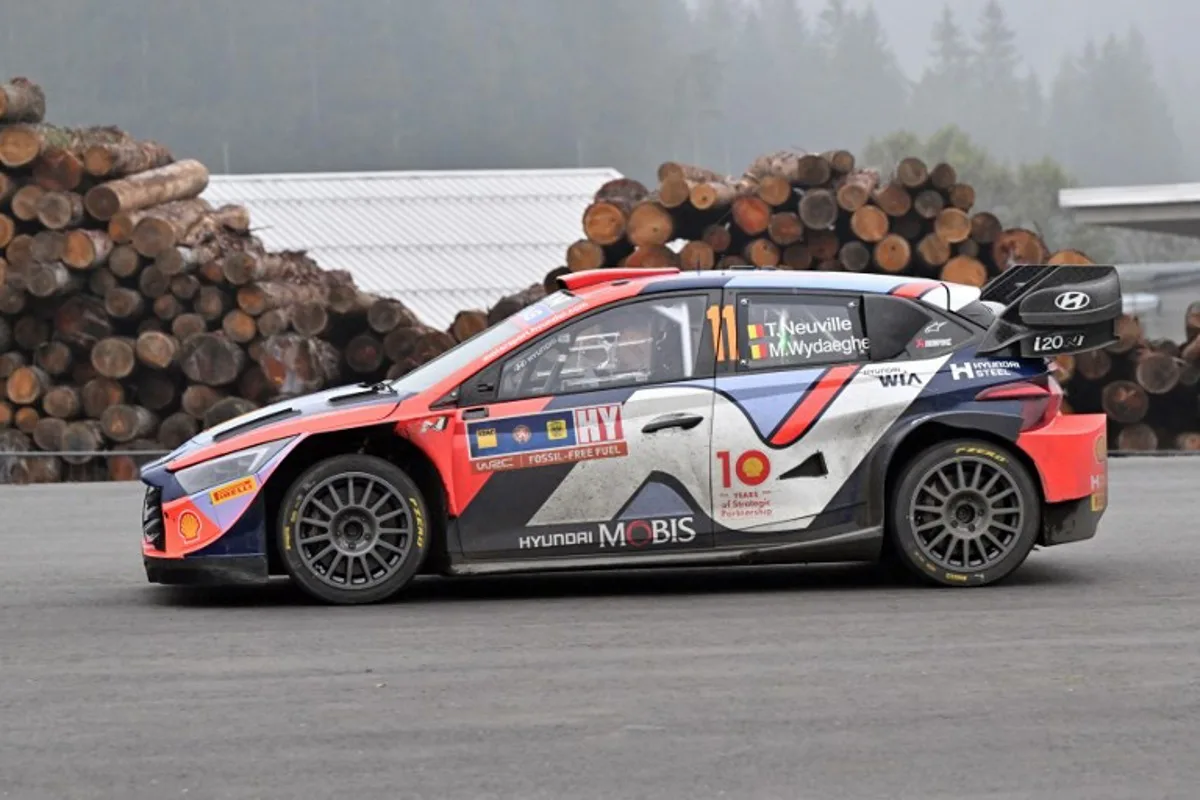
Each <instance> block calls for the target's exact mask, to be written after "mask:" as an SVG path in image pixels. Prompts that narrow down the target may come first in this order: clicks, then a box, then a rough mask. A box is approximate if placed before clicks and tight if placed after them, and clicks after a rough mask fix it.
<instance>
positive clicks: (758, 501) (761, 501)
mask: <svg viewBox="0 0 1200 800" xmlns="http://www.w3.org/2000/svg"><path fill="white" fill-rule="evenodd" d="M717 460H718V461H720V465H721V491H720V493H719V496H718V498H717V513H718V515H719V516H720V517H722V518H725V519H749V518H756V517H770V516H771V515H772V513H774V509H773V506H772V502H771V490H770V489H763V488H759V487H761V486H762V484H764V483H765V482H766V480H767V479H768V478H769V477H771V459H770V458H769V457H768V456H767V454H766V453H764V452H762V451H761V450H746V451H745V452H742V453H739V454H738V455H737V457H736V458H734V456H733V454H732V453H730V452H729V451H728V450H720V451H718V452H717Z"/></svg>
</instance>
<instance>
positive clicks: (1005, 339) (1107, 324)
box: [976, 264, 1122, 358]
mask: <svg viewBox="0 0 1200 800" xmlns="http://www.w3.org/2000/svg"><path fill="white" fill-rule="evenodd" d="M979 299H980V300H982V301H988V302H993V303H998V304H1000V305H1002V306H1004V310H1003V311H1002V312H1000V315H999V316H998V317H997V318H996V321H995V322H994V323H992V326H991V327H990V328H988V331H987V333H986V334H984V337H983V341H982V342H981V343H980V345H979V347H978V348H977V350H976V352H978V353H979V354H980V355H989V354H997V353H1001V352H1003V351H1010V352H1011V350H1012V349H1013V348H1018V349H1019V352H1020V356H1022V357H1026V358H1029V357H1038V356H1041V357H1046V358H1049V357H1052V356H1057V355H1068V354H1071V353H1082V352H1086V351H1088V350H1098V349H1100V348H1102V347H1106V346H1108V345H1110V344H1112V343H1113V342H1115V341H1117V338H1118V337H1117V333H1116V321H1117V319H1119V318H1120V316H1121V312H1122V300H1121V280H1120V277H1119V276H1118V275H1117V270H1116V267H1112V266H1102V265H1086V266H1077V265H1055V264H1022V265H1020V266H1015V267H1011V268H1009V269H1007V270H1005V271H1004V272H1003V273H1001V274H1000V276H999V277H997V278H995V279H994V280H992V281H991V282H989V283H988V284H986V285H985V286H984V287H983V289H982V291H981V292H980V295H979Z"/></svg>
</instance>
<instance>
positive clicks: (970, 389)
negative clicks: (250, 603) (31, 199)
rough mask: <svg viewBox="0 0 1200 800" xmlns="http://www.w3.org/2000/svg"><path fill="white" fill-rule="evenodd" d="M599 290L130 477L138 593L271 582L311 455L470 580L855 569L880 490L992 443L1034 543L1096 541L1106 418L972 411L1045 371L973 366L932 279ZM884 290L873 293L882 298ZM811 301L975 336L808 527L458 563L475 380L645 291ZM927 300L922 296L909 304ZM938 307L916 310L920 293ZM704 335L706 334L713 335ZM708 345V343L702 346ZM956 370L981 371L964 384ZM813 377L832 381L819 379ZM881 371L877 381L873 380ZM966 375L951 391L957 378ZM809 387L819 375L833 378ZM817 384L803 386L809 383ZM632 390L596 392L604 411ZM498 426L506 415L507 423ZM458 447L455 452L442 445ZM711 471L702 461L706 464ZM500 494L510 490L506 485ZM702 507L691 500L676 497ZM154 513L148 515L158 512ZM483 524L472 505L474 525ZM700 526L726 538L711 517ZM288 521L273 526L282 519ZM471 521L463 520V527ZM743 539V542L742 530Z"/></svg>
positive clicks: (211, 437) (538, 406)
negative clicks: (1031, 481) (790, 566)
mask: <svg viewBox="0 0 1200 800" xmlns="http://www.w3.org/2000/svg"><path fill="white" fill-rule="evenodd" d="M645 272H646V274H645V276H644V277H638V278H623V279H616V280H609V281H606V282H604V283H600V284H597V285H594V286H590V287H579V288H578V290H577V291H574V292H571V293H563V294H558V295H553V296H551V298H548V300H545V301H541V302H539V303H535V304H533V305H532V306H530V307H528V308H527V309H525V310H524V311H522V312H518V314H517V315H514V317H513V318H510V319H512V320H513V323H512V325H513V332H512V335H511V336H509V337H507V338H506V339H505V340H504V341H502V342H500V343H498V344H496V346H495V347H493V348H491V349H490V350H488V351H487V352H486V353H484V354H483V355H482V356H481V357H480V358H479V359H478V360H476V361H473V362H472V363H471V364H469V365H467V366H465V367H464V368H462V369H460V370H458V371H456V372H454V373H452V374H449V375H446V376H445V377H444V378H443V379H441V380H438V381H437V382H435V383H433V384H431V385H427V386H423V387H421V388H420V390H419V391H412V390H408V389H406V388H405V382H404V380H403V379H401V380H399V381H398V382H396V386H395V389H394V391H389V390H387V389H386V388H383V389H381V388H379V387H374V388H373V387H365V386H357V387H355V386H350V387H341V388H338V389H333V390H328V391H325V392H319V393H317V394H315V395H309V396H305V397H301V398H296V399H294V400H288V401H283V402H281V403H277V404H275V405H273V406H271V407H269V408H267V409H262V410H260V411H257V412H253V413H251V414H249V415H246V417H243V418H239V419H238V420H233V421H231V422H229V423H226V424H225V425H223V426H219V427H218V428H214V429H211V430H209V431H206V432H204V433H202V434H201V435H200V436H198V437H196V438H195V439H194V440H192V442H189V443H188V444H187V445H185V446H184V447H182V448H180V449H179V450H178V451H176V452H174V453H172V454H171V455H170V456H168V457H167V458H164V459H162V460H160V461H159V462H156V463H155V464H152V465H149V466H148V467H147V468H145V469H144V470H143V480H144V482H145V483H146V484H147V485H148V491H147V501H146V506H145V507H144V509H143V523H144V530H145V537H144V542H143V557H144V560H145V563H146V569H147V574H148V576H149V577H150V579H151V580H153V581H156V582H162V583H206V582H214V583H228V582H243V583H244V582H251V583H254V582H262V581H265V580H267V579H268V577H269V576H270V575H273V574H281V572H282V570H281V568H280V565H279V560H278V554H277V552H276V544H275V540H276V535H275V525H276V521H277V515H278V508H279V499H280V497H281V496H282V494H283V493H284V491H285V490H286V489H287V486H288V485H289V484H290V483H291V481H292V480H293V479H294V478H295V477H296V476H297V475H298V474H299V472H300V471H301V470H302V469H304V468H305V467H307V466H309V465H311V464H312V463H314V461H315V460H317V459H319V458H321V457H323V456H325V455H332V454H335V453H340V452H367V453H374V454H378V455H381V456H382V457H384V458H387V459H388V460H391V461H394V462H396V463H398V464H400V465H401V466H402V467H403V468H404V469H405V471H406V472H408V473H409V474H410V475H411V476H412V477H413V479H414V480H415V481H416V482H417V483H418V485H419V486H420V487H421V489H422V492H423V493H424V494H425V496H426V501H427V502H428V503H429V506H430V509H431V519H430V523H431V528H432V531H433V533H434V541H435V543H436V546H435V550H434V552H433V553H432V554H431V557H430V559H429V560H428V561H427V563H426V564H424V565H423V567H422V571H423V572H426V573H443V574H472V573H481V572H502V571H526V570H548V569H579V568H590V567H605V566H622V565H625V566H634V565H643V562H644V563H645V564H653V563H659V564H670V563H684V562H699V563H703V562H716V563H739V562H740V563H750V562H770V561H787V562H792V561H801V562H822V561H858V560H863V561H870V560H874V559H876V558H878V556H879V555H880V553H881V548H882V547H883V544H884V539H885V536H884V532H885V527H886V518H887V514H886V511H887V503H888V497H889V491H890V487H891V486H892V485H893V483H894V482H895V480H896V477H897V473H898V471H899V470H902V469H903V466H904V464H905V463H906V461H907V459H908V457H910V456H911V455H912V454H913V453H915V452H917V451H918V450H920V449H921V448H922V447H924V446H927V445H929V444H931V443H933V442H935V441H940V440H944V439H946V438H952V437H965V438H970V439H973V440H975V441H980V442H983V443H985V444H984V445H983V446H984V447H985V448H986V443H987V442H991V443H994V444H996V445H1000V446H1003V447H1007V448H1008V450H1009V451H1010V452H1015V453H1016V454H1017V455H1018V457H1019V458H1020V459H1021V460H1022V461H1023V462H1024V465H1025V466H1026V467H1027V468H1028V469H1029V470H1030V472H1031V474H1033V475H1035V476H1036V478H1037V483H1038V485H1039V489H1040V492H1041V497H1040V498H1039V499H1040V500H1041V501H1042V504H1043V505H1042V509H1041V513H1042V517H1043V522H1042V533H1041V536H1040V538H1039V543H1040V544H1042V545H1054V544H1059V543H1063V542H1068V541H1077V540H1079V539H1085V538H1088V537H1090V536H1092V535H1094V534H1095V531H1096V526H1097V524H1098V521H1099V518H1100V516H1101V515H1102V514H1103V511H1104V500H1103V498H1104V492H1105V489H1106V479H1107V472H1106V466H1107V465H1106V453H1105V452H1104V444H1105V441H1106V425H1105V420H1104V417H1103V415H1066V416H1056V417H1055V418H1053V419H1052V420H1050V421H1049V422H1048V423H1046V424H1045V425H1043V426H1041V427H1038V428H1035V429H1033V430H1022V423H1021V404H1020V402H1019V401H1016V400H1014V401H1012V402H1005V401H1001V402H996V401H987V402H982V401H979V400H977V399H976V397H977V396H978V394H979V392H981V391H983V390H985V389H987V388H989V387H991V386H996V385H1001V384H1007V383H1012V382H1014V381H1018V380H1021V379H1032V378H1038V377H1043V376H1045V375H1046V374H1047V372H1048V366H1047V365H1046V364H1045V363H1044V362H1043V361H1042V360H1041V359H1016V360H1013V359H1007V360H1000V361H997V360H995V359H988V358H980V357H977V356H976V354H975V346H976V345H977V344H978V341H979V339H980V338H981V337H982V334H983V332H984V327H983V326H982V325H980V324H979V323H978V322H976V321H972V320H971V319H970V318H967V317H964V316H960V315H958V313H957V312H958V311H959V310H961V308H962V307H963V306H965V305H967V304H968V303H970V302H971V301H972V299H973V297H974V295H973V294H972V293H970V292H966V293H957V289H958V287H949V286H947V285H946V284H943V283H941V282H936V281H924V280H914V279H911V278H895V279H893V281H892V283H891V284H890V288H886V285H887V284H885V282H884V281H881V280H880V279H881V278H882V276H853V275H847V276H836V275H835V276H828V277H822V278H819V279H818V280H817V281H816V284H817V285H816V286H813V285H812V283H811V279H810V282H808V283H805V284H803V285H799V286H791V285H789V283H788V281H789V278H788V277H787V276H786V274H784V275H782V276H780V277H778V278H777V279H773V278H769V277H767V278H765V279H764V278H763V277H761V276H755V277H751V276H748V275H739V274H737V273H736V272H732V273H725V274H718V273H706V274H686V273H685V274H680V275H674V276H670V277H667V276H661V277H660V276H656V275H654V274H653V271H645ZM881 287H885V289H884V290H883V291H882V292H881V291H880V288H881ZM745 291H762V292H769V293H774V292H784V293H787V292H794V293H797V294H801V295H807V294H811V293H819V292H826V293H832V294H839V293H840V294H845V295H848V296H855V295H857V296H861V297H864V298H866V297H869V296H871V295H874V294H884V295H889V296H891V297H893V298H896V299H897V300H901V301H903V302H908V303H912V304H916V305H917V306H918V307H919V308H920V309H922V311H923V312H926V313H928V314H930V315H931V316H934V317H938V316H944V317H947V318H949V319H952V320H954V321H956V322H957V323H959V324H961V325H962V326H963V328H964V329H967V330H970V331H971V332H972V337H971V338H970V340H969V341H966V342H964V343H960V344H957V345H956V347H955V349H954V350H953V352H950V353H947V354H946V355H945V358H944V359H943V360H942V361H941V363H940V365H938V366H937V368H936V371H935V372H933V373H932V375H931V376H930V377H929V378H928V380H927V381H926V382H925V383H926V385H925V386H924V387H923V388H922V389H921V390H920V391H919V392H918V393H917V394H915V395H914V397H913V399H912V401H911V402H910V403H908V404H907V405H906V406H905V408H904V409H903V411H902V412H901V413H900V414H899V416H898V417H897V418H896V419H895V420H894V422H892V423H891V424H889V425H887V427H886V429H885V430H882V431H881V432H880V434H879V435H878V437H877V439H876V440H874V441H873V442H872V444H871V447H870V449H869V451H868V452H866V453H865V455H864V457H863V458H862V459H861V460H860V461H859V462H857V463H856V464H855V465H854V467H853V470H852V471H851V472H850V473H849V476H848V479H847V480H845V481H843V482H842V484H841V485H840V486H839V487H838V488H837V490H836V493H835V494H834V496H833V498H832V500H831V501H830V502H829V503H827V504H826V506H825V509H824V510H823V511H822V512H821V513H819V514H817V515H816V516H815V518H813V519H811V520H808V521H807V523H806V524H805V525H803V526H801V527H799V528H796V529H794V530H775V531H772V532H771V533H770V534H769V535H750V536H746V537H744V542H743V543H741V544H725V545H723V546H719V547H713V548H711V549H707V550H705V549H698V550H691V551H686V552H684V551H681V552H677V553H658V552H654V553H650V552H647V553H639V554H637V555H635V556H629V555H626V556H621V557H619V558H612V557H602V556H597V555H588V554H586V553H573V554H566V555H554V554H536V555H533V556H520V555H514V554H513V553H501V554H496V553H490V554H485V555H483V556H480V555H478V554H471V553H470V550H471V548H470V547H469V546H467V545H468V544H469V541H468V538H469V536H470V533H469V532H465V531H464V515H467V516H468V521H470V512H471V507H472V505H473V504H479V503H483V504H484V505H485V506H486V504H487V503H490V502H493V501H492V500H491V499H489V498H488V497H480V496H479V493H480V491H481V490H482V489H483V488H484V485H485V484H486V483H487V482H489V481H493V482H495V481H496V479H497V478H498V474H496V473H493V474H491V475H482V476H475V477H474V479H471V478H470V477H464V474H463V473H464V471H466V469H467V467H466V464H465V463H464V462H463V458H462V452H463V450H462V448H463V443H462V441H461V439H462V438H463V436H462V434H463V430H464V427H463V420H462V416H463V414H464V412H465V411H466V410H468V409H471V408H476V407H478V406H479V405H484V406H487V405H489V404H488V403H486V402H484V403H475V402H471V401H472V400H474V399H477V398H473V397H472V396H471V383H472V381H474V380H476V379H477V378H478V376H480V375H482V374H484V373H486V372H487V371H488V370H489V369H497V368H498V366H499V365H501V364H502V363H503V362H505V360H506V359H508V358H509V357H511V356H513V355H514V354H515V353H517V352H518V351H520V350H522V348H525V347H526V346H528V345H531V344H534V343H536V342H538V341H540V340H541V338H542V337H543V336H546V335H549V334H552V333H553V332H554V331H556V330H557V329H558V328H559V326H560V325H562V324H564V323H567V322H573V321H575V320H578V319H580V318H582V317H584V316H585V315H587V314H590V313H592V312H594V311H599V310H605V309H608V308H610V307H613V306H614V305H616V304H619V303H622V302H629V301H634V300H637V299H639V298H646V297H651V296H670V295H672V294H689V293H691V294H696V293H708V295H709V298H710V302H715V303H719V304H722V305H724V304H727V303H729V302H731V298H730V295H731V293H734V292H745ZM923 296H924V297H925V298H926V299H925V300H922V297H923ZM931 297H934V298H935V299H934V300H933V301H932V302H930V298H931ZM718 335H719V334H718ZM714 345H715V343H713V342H710V348H712V347H714ZM910 360H911V359H908V358H904V359H899V360H895V361H894V362H888V361H881V362H864V363H863V364H860V365H858V367H856V370H857V372H856V373H854V374H856V375H857V376H858V377H859V378H860V379H861V378H862V376H863V375H864V374H873V373H870V372H866V373H864V372H863V371H864V370H866V371H869V370H871V369H872V368H881V367H887V366H888V365H889V364H891V365H892V366H899V367H901V368H903V366H904V364H906V363H908V362H909V361H910ZM971 365H977V366H978V365H983V367H984V368H983V369H980V370H979V371H978V372H979V373H980V374H976V373H975V372H971V370H972V369H973V367H972V366H971ZM734 369H735V368H734V367H733V365H732V364H716V363H710V364H708V371H706V372H704V373H702V374H700V375H698V376H696V378H695V379H693V380H690V381H687V382H685V383H690V384H692V385H696V384H702V383H704V382H706V381H711V382H713V386H712V387H711V390H712V391H714V393H716V394H720V391H721V390H720V387H719V385H718V384H719V380H718V379H719V378H720V377H721V376H722V375H730V374H733V372H731V371H732V370H734ZM826 372H829V371H828V370H826ZM880 374H882V373H880ZM964 374H966V375H968V376H969V379H962V378H963V375H964ZM832 377H833V376H831V375H825V374H823V375H822V376H821V377H820V379H819V380H828V379H832ZM819 380H815V381H814V382H813V384H812V385H813V386H815V387H818V388H819V386H820V383H819ZM631 393H632V390H626V391H616V392H609V393H607V394H606V393H604V392H603V391H600V392H598V393H597V394H598V395H599V396H601V399H602V400H603V399H604V398H608V399H610V400H613V401H615V402H617V403H620V402H624V400H623V399H622V398H628V397H629V396H630V395H631ZM553 401H554V398H553V397H542V398H534V399H530V400H528V401H524V404H521V403H518V404H517V405H516V406H515V408H516V411H515V412H513V413H527V414H536V413H539V412H541V411H543V410H545V409H546V408H548V407H549V406H550V405H552V404H553ZM506 413H507V412H506ZM456 437H457V438H458V441H456ZM258 447H264V448H266V450H264V452H263V454H262V455H263V458H262V461H261V463H255V467H254V470H255V471H254V473H253V474H252V475H248V476H245V477H242V478H238V479H234V480H231V481H229V482H228V483H227V484H223V485H219V486H216V487H212V488H206V489H204V490H202V491H198V492H193V493H188V492H187V491H186V490H185V489H184V487H183V486H181V485H180V482H179V480H178V479H177V477H176V475H177V474H178V473H179V471H180V470H183V469H186V468H188V467H194V466H196V465H201V464H206V463H211V462H213V461H214V460H216V459H219V458H222V457H227V456H230V455H231V454H236V453H241V452H245V451H247V450H253V449H254V448H258ZM708 461H709V463H710V464H711V461H712V454H711V453H709V458H708ZM503 480H507V481H510V482H509V483H506V484H503V485H504V486H506V487H509V489H508V490H509V491H511V487H513V486H515V484H513V483H511V480H512V478H511V477H510V476H505V477H504V478H503ZM686 499H688V500H689V501H691V502H692V503H695V504H699V498H686ZM159 509H161V511H160V510H159ZM480 513H482V514H487V513H489V509H488V508H486V507H482V506H481V507H479V508H477V509H476V510H475V517H478V516H479V514H480ZM706 522H707V523H708V524H709V525H714V526H715V527H714V530H724V529H723V528H722V527H721V526H720V525H718V524H716V523H714V522H713V521H712V520H711V518H710V519H709V520H707V521H706ZM285 523H286V521H285ZM476 524H478V523H477V522H476ZM752 532H753V531H751V533H752Z"/></svg>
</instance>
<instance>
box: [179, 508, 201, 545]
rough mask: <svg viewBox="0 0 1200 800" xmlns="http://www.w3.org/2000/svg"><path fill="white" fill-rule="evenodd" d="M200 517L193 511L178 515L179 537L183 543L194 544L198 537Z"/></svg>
mask: <svg viewBox="0 0 1200 800" xmlns="http://www.w3.org/2000/svg"><path fill="white" fill-rule="evenodd" d="M200 528H201V525H200V517H198V516H196V512H195V511H185V512H183V513H182V514H180V515H179V535H180V536H181V537H183V540H184V541H185V542H194V541H196V538H197V537H198V536H200Z"/></svg>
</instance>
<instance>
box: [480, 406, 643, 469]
mask: <svg viewBox="0 0 1200 800" xmlns="http://www.w3.org/2000/svg"><path fill="white" fill-rule="evenodd" d="M467 446H468V450H469V453H470V457H471V468H472V469H473V470H474V471H475V472H499V471H503V470H513V469H529V468H530V467H547V466H553V465H555V464H569V463H573V462H576V461H592V460H594V459H598V458H620V457H621V456H625V455H627V454H628V453H629V445H628V443H627V442H626V441H625V429H624V425H623V422H622V419H621V406H620V405H616V404H610V405H602V406H589V407H587V408H575V409H563V410H561V411H546V412H542V413H540V414H522V415H520V416H516V417H500V418H498V419H489V420H481V421H480V422H472V423H469V424H468V425H467Z"/></svg>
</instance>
